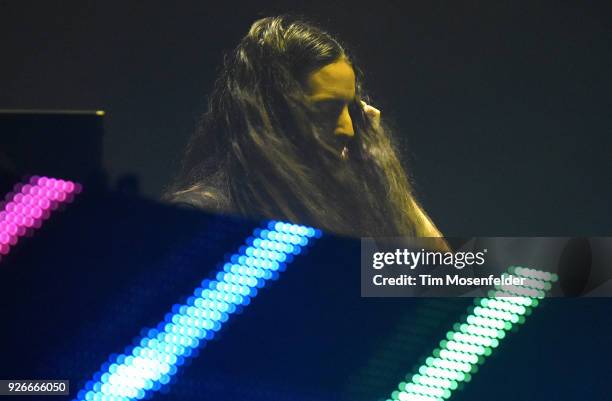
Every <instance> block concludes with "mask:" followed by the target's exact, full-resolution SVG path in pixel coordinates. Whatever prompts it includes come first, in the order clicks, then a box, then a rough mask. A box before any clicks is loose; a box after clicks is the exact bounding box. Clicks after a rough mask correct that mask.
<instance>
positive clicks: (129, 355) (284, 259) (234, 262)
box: [76, 221, 321, 401]
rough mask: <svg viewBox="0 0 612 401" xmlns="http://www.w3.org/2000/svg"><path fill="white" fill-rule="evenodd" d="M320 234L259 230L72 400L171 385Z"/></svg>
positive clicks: (271, 226)
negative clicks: (187, 363) (199, 351)
mask: <svg viewBox="0 0 612 401" xmlns="http://www.w3.org/2000/svg"><path fill="white" fill-rule="evenodd" d="M320 236H321V231H320V230H317V229H313V228H310V227H305V226H300V225H296V224H289V223H283V222H277V221H271V222H269V223H268V224H267V225H266V227H265V228H258V229H256V230H255V231H254V232H253V235H252V236H251V237H249V238H248V239H247V240H246V245H244V246H242V247H241V248H240V250H239V251H238V252H237V253H236V254H234V255H232V256H231V257H230V259H229V261H228V262H227V263H225V264H224V265H223V268H222V270H221V271H219V272H218V273H217V274H216V277H215V279H213V280H204V281H202V284H201V286H200V287H198V288H196V289H195V291H194V292H193V295H192V296H190V297H189V298H188V299H187V302H186V303H185V304H183V305H178V304H177V305H174V306H173V308H172V311H171V312H170V313H168V314H167V315H166V318H165V319H164V321H162V322H161V323H160V324H159V325H158V326H157V328H155V329H150V330H148V333H147V334H146V335H145V336H143V337H142V338H140V339H139V341H138V343H137V345H136V346H134V347H132V348H131V349H129V352H126V353H124V354H121V355H119V356H112V357H111V358H110V360H109V361H108V362H106V363H104V364H103V365H102V368H101V370H100V371H99V372H97V373H96V374H95V375H94V377H93V379H92V380H90V381H88V382H87V383H86V385H85V388H84V389H82V390H81V391H79V393H78V394H77V398H76V400H79V401H81V400H87V401H128V400H140V399H143V398H144V397H145V396H147V395H151V394H152V393H153V392H156V391H158V390H160V389H161V388H162V386H164V385H166V384H168V383H169V382H170V379H171V377H172V376H173V375H174V374H175V373H176V372H177V370H178V369H179V367H180V366H181V365H183V363H184V362H185V360H186V358H189V357H191V356H192V355H193V354H194V351H195V350H196V349H197V348H198V347H200V346H201V345H202V344H203V343H205V342H206V341H208V340H210V339H212V338H213V336H214V333H215V332H216V331H218V330H219V329H220V328H221V327H222V326H223V324H224V323H225V322H226V321H227V320H228V319H229V317H230V315H231V314H232V313H234V312H235V311H236V309H237V308H238V307H241V306H245V305H248V304H249V302H250V299H251V298H253V297H255V296H256V295H257V289H258V288H262V287H263V286H264V285H265V283H266V282H267V281H268V280H275V279H276V278H278V274H279V272H280V271H283V270H284V269H285V267H286V265H287V264H288V263H290V262H291V261H292V260H293V257H294V256H297V255H299V254H300V253H301V252H302V249H303V248H304V247H305V246H307V245H309V243H311V242H312V240H313V239H314V238H319V237H320Z"/></svg>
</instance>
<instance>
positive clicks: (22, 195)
mask: <svg viewBox="0 0 612 401" xmlns="http://www.w3.org/2000/svg"><path fill="white" fill-rule="evenodd" d="M79 192H81V186H80V185H79V184H77V183H74V182H72V181H66V180H60V179H56V178H49V177H38V176H33V177H31V178H30V179H29V180H28V182H27V183H25V184H24V183H19V184H17V185H15V187H14V188H13V191H11V192H9V193H8V194H6V196H5V197H4V199H5V202H3V204H0V210H1V211H0V258H1V257H2V255H8V253H9V252H10V250H11V247H13V246H15V245H16V244H17V242H18V241H19V237H22V236H24V235H26V233H27V232H28V231H31V230H35V229H38V228H40V226H41V225H42V222H43V220H46V219H48V218H49V216H50V214H51V212H52V211H54V210H56V209H57V208H58V207H59V206H60V205H61V204H63V203H70V202H72V200H73V198H74V195H75V194H78V193H79Z"/></svg>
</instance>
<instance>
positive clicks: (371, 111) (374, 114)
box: [360, 100, 380, 126]
mask: <svg viewBox="0 0 612 401" xmlns="http://www.w3.org/2000/svg"><path fill="white" fill-rule="evenodd" d="M360 102H361V106H362V107H363V111H364V112H365V113H366V114H367V115H368V117H370V118H371V119H372V120H373V123H374V125H375V126H378V125H379V124H380V110H378V109H377V108H376V107H372V106H370V105H369V104H367V103H366V102H364V101H363V100H360Z"/></svg>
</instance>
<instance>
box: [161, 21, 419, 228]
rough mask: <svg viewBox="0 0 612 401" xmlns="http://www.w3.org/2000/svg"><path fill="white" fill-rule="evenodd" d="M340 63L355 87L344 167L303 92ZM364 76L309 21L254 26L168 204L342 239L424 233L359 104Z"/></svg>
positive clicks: (226, 68) (383, 141)
mask: <svg viewBox="0 0 612 401" xmlns="http://www.w3.org/2000/svg"><path fill="white" fill-rule="evenodd" d="M342 58H344V59H346V60H347V61H348V62H349V63H350V64H351V65H352V66H353V68H354V70H355V71H356V81H357V82H356V98H355V100H354V102H352V103H351V104H350V105H349V112H350V115H351V119H352V122H353V127H354V131H355V137H354V138H353V139H352V140H351V141H350V143H349V144H348V146H349V149H350V153H349V154H350V157H349V159H348V160H343V159H342V158H341V157H340V156H339V151H338V146H337V143H335V142H336V141H337V140H338V138H337V135H333V134H332V133H331V132H330V130H329V127H326V126H325V124H323V123H320V121H321V120H320V119H318V118H317V110H315V109H314V108H313V106H312V105H311V104H310V103H309V102H308V101H307V99H306V95H305V91H304V83H305V80H306V77H307V76H308V74H309V73H311V72H312V71H315V70H317V69H319V68H321V67H323V66H325V65H327V64H330V63H333V62H335V61H338V60H339V59H342ZM361 75H362V74H361V73H360V71H359V69H358V68H357V67H356V66H355V65H354V62H353V60H352V59H351V57H350V56H349V54H348V53H347V51H346V50H345V49H344V47H343V46H342V45H341V44H340V43H339V42H338V40H336V39H335V38H333V37H332V36H331V35H330V34H328V33H327V32H325V31H324V30H322V29H320V28H318V27H316V26H314V25H313V24H310V23H306V22H303V21H302V20H298V19H295V18H290V17H286V16H280V17H270V18H263V19H260V20H258V21H256V22H255V23H254V24H253V25H252V26H251V29H250V30H249V32H248V34H247V35H246V36H245V37H244V38H243V39H242V40H241V42H240V44H239V45H238V46H237V47H236V49H234V51H233V52H231V53H230V54H228V55H226V57H225V60H224V64H223V69H222V71H221V74H220V76H219V78H218V79H217V81H216V83H215V87H214V90H213V92H212V94H211V95H210V97H209V103H208V110H207V111H206V112H205V113H204V115H203V116H202V118H201V121H200V124H199V127H198V129H197V130H196V132H195V133H194V135H193V137H192V139H191V141H190V143H189V145H188V146H187V150H186V155H185V157H184V159H183V165H182V170H181V172H180V174H179V175H178V177H177V179H176V180H175V182H174V183H173V185H172V186H171V187H170V188H169V190H168V191H167V194H166V198H167V199H169V200H171V201H172V200H174V201H187V202H190V203H193V204H196V205H200V206H202V207H205V208H212V209H215V210H216V211H220V212H228V213H237V214H240V215H244V216H248V217H265V218H271V219H285V220H289V221H293V222H297V223H303V224H310V225H314V226H316V227H319V228H322V229H327V230H329V231H333V232H337V233H340V234H345V235H356V236H370V235H371V236H380V235H386V236H392V235H417V236H425V235H427V233H428V231H427V225H428V219H427V217H426V216H425V215H424V214H423V213H420V211H419V208H418V206H417V204H416V202H415V201H414V198H413V194H412V191H411V186H410V184H409V181H408V179H407V177H406V174H405V172H404V170H403V168H402V166H401V164H400V161H399V160H398V158H397V156H396V152H395V151H394V148H393V146H392V144H391V140H390V135H389V132H388V130H387V129H385V127H384V125H379V124H375V123H374V121H373V120H372V119H371V118H370V117H369V116H368V115H367V114H366V113H365V112H364V110H363V108H362V107H361V105H360V100H361V99H366V98H365V94H364V92H363V88H362V85H361V81H362V78H361ZM366 100H367V99H366ZM429 224H431V223H429Z"/></svg>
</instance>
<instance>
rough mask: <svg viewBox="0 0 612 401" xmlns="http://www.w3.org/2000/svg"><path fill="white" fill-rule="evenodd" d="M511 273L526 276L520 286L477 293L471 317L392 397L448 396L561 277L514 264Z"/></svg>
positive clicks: (430, 399)
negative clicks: (484, 295)
mask: <svg viewBox="0 0 612 401" xmlns="http://www.w3.org/2000/svg"><path fill="white" fill-rule="evenodd" d="M509 272H510V274H512V275H514V276H518V277H520V278H524V279H525V280H524V281H523V285H522V286H517V285H514V286H496V287H495V289H493V290H491V291H489V293H488V295H489V297H488V298H477V299H475V300H474V303H475V306H473V307H471V308H470V310H469V314H468V316H467V317H466V318H465V320H464V321H462V322H457V323H455V325H454V326H453V330H452V331H449V332H447V333H446V339H444V340H442V341H440V345H439V347H438V348H436V349H435V350H434V351H433V352H432V355H431V356H429V357H428V358H427V359H426V360H425V363H424V364H423V365H421V366H420V367H419V368H418V369H417V372H416V373H412V374H409V375H408V376H406V381H403V382H401V383H400V384H399V386H398V387H399V388H398V390H396V391H394V392H393V393H392V394H391V398H390V399H388V401H398V400H399V401H444V400H447V399H449V398H450V396H451V395H452V393H453V391H455V390H457V388H458V386H459V384H461V383H467V382H469V381H470V380H471V378H472V375H473V374H474V373H476V372H477V371H478V365H480V364H482V363H483V362H484V360H485V358H486V357H488V356H489V355H491V353H492V351H493V349H495V348H497V346H498V345H499V343H500V341H501V340H502V339H503V338H504V337H505V336H506V332H507V331H508V330H510V329H512V328H513V327H514V326H516V325H517V324H522V323H524V322H525V316H526V315H529V314H530V313H531V310H532V309H533V308H535V307H537V306H538V304H539V299H542V298H544V295H545V291H547V290H549V289H550V288H551V286H552V283H553V282H555V281H557V280H558V276H557V275H556V274H554V273H548V272H543V271H539V270H535V269H529V268H525V267H511V268H510V269H509Z"/></svg>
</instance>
